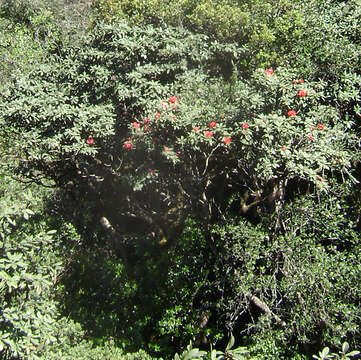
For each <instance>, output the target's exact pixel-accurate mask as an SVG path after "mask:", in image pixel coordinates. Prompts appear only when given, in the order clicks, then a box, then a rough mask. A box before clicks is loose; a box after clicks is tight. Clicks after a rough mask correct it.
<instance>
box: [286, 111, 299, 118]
mask: <svg viewBox="0 0 361 360" xmlns="http://www.w3.org/2000/svg"><path fill="white" fill-rule="evenodd" d="M296 115H297V113H296V111H295V110H288V112H287V116H289V117H292V116H296Z"/></svg>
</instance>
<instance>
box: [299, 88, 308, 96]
mask: <svg viewBox="0 0 361 360" xmlns="http://www.w3.org/2000/svg"><path fill="white" fill-rule="evenodd" d="M307 95H308V92H307V91H304V90H300V91H299V92H298V93H297V96H298V97H304V96H307Z"/></svg>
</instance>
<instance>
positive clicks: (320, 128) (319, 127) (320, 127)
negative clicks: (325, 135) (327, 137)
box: [317, 124, 325, 130]
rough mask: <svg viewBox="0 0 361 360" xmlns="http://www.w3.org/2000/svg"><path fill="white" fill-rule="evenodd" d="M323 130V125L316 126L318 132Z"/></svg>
mask: <svg viewBox="0 0 361 360" xmlns="http://www.w3.org/2000/svg"><path fill="white" fill-rule="evenodd" d="M324 128H325V125H323V124H318V125H317V129H318V130H323V129H324Z"/></svg>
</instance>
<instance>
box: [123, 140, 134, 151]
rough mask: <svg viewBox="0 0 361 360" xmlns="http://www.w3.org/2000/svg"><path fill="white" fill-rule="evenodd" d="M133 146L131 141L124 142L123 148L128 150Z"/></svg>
mask: <svg viewBox="0 0 361 360" xmlns="http://www.w3.org/2000/svg"><path fill="white" fill-rule="evenodd" d="M132 147H133V144H132V143H131V142H126V143H124V149H126V150H130V149H131V148H132Z"/></svg>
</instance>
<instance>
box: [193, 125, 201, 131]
mask: <svg viewBox="0 0 361 360" xmlns="http://www.w3.org/2000/svg"><path fill="white" fill-rule="evenodd" d="M199 129H200V127H199V126H194V127H193V129H192V130H193V131H198V130H199Z"/></svg>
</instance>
